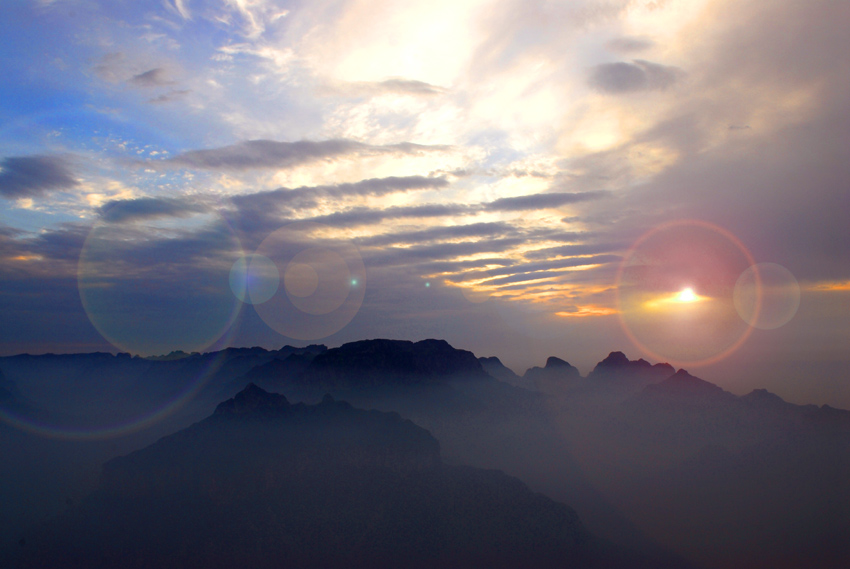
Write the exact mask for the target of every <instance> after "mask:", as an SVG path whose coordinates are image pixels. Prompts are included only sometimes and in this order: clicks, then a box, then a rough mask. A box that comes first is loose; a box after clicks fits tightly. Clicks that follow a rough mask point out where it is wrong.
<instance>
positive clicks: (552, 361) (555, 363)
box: [546, 356, 573, 369]
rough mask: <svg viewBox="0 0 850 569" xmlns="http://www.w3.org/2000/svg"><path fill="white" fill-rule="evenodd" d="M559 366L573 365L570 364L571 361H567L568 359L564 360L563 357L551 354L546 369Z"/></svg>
mask: <svg viewBox="0 0 850 569" xmlns="http://www.w3.org/2000/svg"><path fill="white" fill-rule="evenodd" d="M559 367H573V366H571V365H570V364H569V362H566V361H564V360H562V359H561V358H556V357H555V356H549V358H548V359H547V360H546V369H552V368H559Z"/></svg>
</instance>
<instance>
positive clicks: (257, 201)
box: [232, 176, 449, 209]
mask: <svg viewBox="0 0 850 569" xmlns="http://www.w3.org/2000/svg"><path fill="white" fill-rule="evenodd" d="M448 185H449V182H448V181H447V180H446V179H445V178H428V177H425V176H403V177H398V176H389V177H387V178H370V179H368V180H361V181H359V182H353V183H344V184H334V185H327V186H302V187H300V188H295V189H288V188H279V189H276V190H270V191H267V192H257V193H254V194H248V195H244V196H234V197H233V198H232V199H233V202H234V203H235V204H237V206H239V207H241V208H249V207H254V208H256V207H261V208H264V209H267V208H278V207H279V206H280V205H282V204H287V203H298V204H299V205H300V206H302V207H303V206H304V205H308V204H309V205H312V204H315V203H316V200H317V198H321V197H330V198H342V197H348V196H383V195H386V194H390V193H394V192H406V191H411V190H433V189H439V188H444V187H446V186H448Z"/></svg>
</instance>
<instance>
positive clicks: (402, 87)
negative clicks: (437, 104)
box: [378, 78, 446, 96]
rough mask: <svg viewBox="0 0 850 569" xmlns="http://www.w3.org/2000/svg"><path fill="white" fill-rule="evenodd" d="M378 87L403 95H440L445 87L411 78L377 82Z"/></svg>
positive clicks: (444, 90)
mask: <svg viewBox="0 0 850 569" xmlns="http://www.w3.org/2000/svg"><path fill="white" fill-rule="evenodd" d="M378 88H379V89H380V90H382V91H386V92H389V93H400V94H405V95H426V96H428V95H442V94H443V93H445V92H446V89H444V88H442V87H437V86H436V85H431V84H430V83H425V82H424V81H416V80H413V79H401V78H393V79H387V80H386V81H381V82H380V83H378Z"/></svg>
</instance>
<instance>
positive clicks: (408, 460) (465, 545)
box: [12, 384, 684, 569]
mask: <svg viewBox="0 0 850 569" xmlns="http://www.w3.org/2000/svg"><path fill="white" fill-rule="evenodd" d="M14 549H15V551H14V552H13V560H12V563H14V566H16V567H20V568H27V567H44V568H48V567H49V568H54V567H65V568H69V569H70V568H76V567H79V568H86V569H89V568H92V567H98V568H109V567H115V568H122V569H123V568H125V567H175V568H177V567H179V568H191V567H197V568H204V569H208V568H218V567H221V568H224V567H256V568H264V567H269V568H271V567H300V568H313V567H315V568H319V567H321V568H328V569H329V568H334V567H340V568H342V567H346V568H348V567H352V566H354V567H370V568H383V567H386V568H396V567H411V568H415V567H421V568H423V569H424V568H431V567H441V568H454V567H457V568H475V567H480V568H482V569H484V568H505V569H508V568H510V569H514V568H523V567H527V568H529V569H532V568H534V569H538V568H540V569H543V568H547V567H552V568H554V567H575V568H591V567H593V568H604V567H610V568H614V567H619V568H623V569H634V568H637V567H650V566H651V567H659V565H658V564H657V561H649V560H646V559H643V558H641V557H639V556H635V555H633V554H630V553H628V552H627V551H624V550H622V549H621V548H618V547H615V546H613V545H611V544H608V543H605V542H604V541H602V540H599V539H597V538H595V537H594V536H592V535H591V534H590V533H589V532H588V531H587V530H586V529H585V528H584V527H583V526H582V524H581V522H580V521H579V519H578V516H577V515H576V514H575V512H574V511H573V510H571V509H570V508H568V507H567V506H564V505H561V504H558V503H556V502H554V501H552V500H550V499H548V498H546V497H544V496H542V495H540V494H535V493H532V492H531V491H529V490H528V488H527V487H526V486H525V485H524V484H523V483H522V482H520V481H519V480H517V479H515V478H511V477H509V476H506V475H504V474H502V473H500V472H497V471H487V470H480V469H475V468H470V467H460V466H448V465H445V464H443V463H442V461H441V459H440V453H439V443H438V442H437V440H436V439H434V438H433V437H432V436H431V435H430V434H429V433H428V432H427V431H425V430H424V429H422V428H420V427H417V426H416V425H414V424H413V423H411V422H410V421H407V420H404V419H402V418H401V417H399V416H398V415H396V414H391V413H382V412H377V411H364V410H360V409H355V408H353V407H352V406H351V405H349V404H347V403H344V402H337V401H334V400H333V398H332V397H330V396H327V397H325V398H324V399H323V400H322V402H321V403H318V404H316V405H304V404H300V403H299V404H296V405H291V404H290V403H289V402H288V401H287V400H286V398H285V397H283V396H281V395H276V394H270V393H267V392H265V391H263V390H262V389H260V388H258V387H256V386H255V385H253V384H250V385H248V386H247V387H246V388H245V389H244V390H243V391H242V392H240V393H239V394H237V395H236V396H235V397H234V398H232V399H230V400H228V401H226V402H224V403H222V404H221V405H219V406H218V408H217V409H216V411H215V413H214V414H213V415H212V416H210V417H209V418H207V419H205V420H203V421H201V422H199V423H196V424H195V425H193V426H192V427H190V428H188V429H185V430H183V431H180V432H178V433H176V434H174V435H171V436H169V437H165V438H163V439H161V440H160V441H158V442H157V443H155V444H154V445H151V446H150V447H147V448H145V449H142V450H140V451H136V452H134V453H132V454H130V455H128V456H125V457H120V458H116V459H113V460H111V461H110V462H108V463H107V464H106V465H105V466H104V471H103V476H102V479H101V482H100V485H99V487H98V489H97V490H96V491H95V492H94V493H93V494H92V495H91V496H90V497H89V498H88V499H86V501H85V502H83V503H82V504H81V505H80V506H79V507H76V508H73V509H71V510H70V511H68V512H67V513H66V514H65V515H63V516H61V517H60V518H58V519H55V520H53V521H50V522H48V523H45V524H42V525H41V526H38V527H36V528H35V529H33V530H31V531H30V532H27V533H26V534H25V536H24V537H23V538H22V539H21V542H20V543H19V545H18V546H17V547H16V548H14ZM649 563H652V564H651V565H650V564H649ZM667 566H670V567H673V566H680V567H684V564H677V565H667Z"/></svg>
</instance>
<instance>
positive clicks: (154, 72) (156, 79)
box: [128, 67, 174, 88]
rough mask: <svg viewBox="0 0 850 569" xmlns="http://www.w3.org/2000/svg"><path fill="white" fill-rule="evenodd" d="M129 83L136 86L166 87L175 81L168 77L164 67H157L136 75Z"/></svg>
mask: <svg viewBox="0 0 850 569" xmlns="http://www.w3.org/2000/svg"><path fill="white" fill-rule="evenodd" d="M128 83H130V84H131V85H133V86H135V87H144V88H150V87H166V86H168V85H173V84H174V81H171V80H170V79H168V77H167V73H166V71H165V69H163V68H162V67H155V68H154V69H149V70H148V71H145V72H144V73H139V74H138V75H134V76H133V77H132V78H131V79H130V80H129V81H128Z"/></svg>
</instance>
